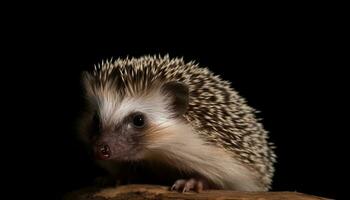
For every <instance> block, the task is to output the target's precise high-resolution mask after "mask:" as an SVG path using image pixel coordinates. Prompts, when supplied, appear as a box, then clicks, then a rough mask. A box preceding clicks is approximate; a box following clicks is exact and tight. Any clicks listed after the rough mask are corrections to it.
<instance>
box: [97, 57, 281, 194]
mask: <svg viewBox="0 0 350 200" xmlns="http://www.w3.org/2000/svg"><path fill="white" fill-rule="evenodd" d="M92 75H93V76H94V78H95V82H96V83H95V84H96V85H101V86H103V87H105V86H106V85H108V86H109V87H111V86H112V87H116V88H117V89H114V90H113V91H118V92H120V93H121V94H124V93H126V94H130V95H135V94H138V93H145V92H146V91H145V90H147V89H148V88H153V87H152V85H153V84H163V83H166V82H168V81H173V80H176V81H181V82H183V83H185V84H186V85H188V87H189V92H190V102H189V107H188V111H187V112H186V113H185V114H184V118H185V120H187V122H188V123H189V124H191V126H193V127H194V129H195V130H196V132H197V133H198V135H200V136H201V137H202V138H203V139H204V140H205V141H206V142H207V143H209V144H212V145H215V146H218V147H223V148H224V149H225V150H226V151H229V152H232V155H235V157H236V158H237V159H238V160H239V161H240V162H242V163H245V164H247V165H249V166H250V167H251V168H254V169H255V170H256V171H257V172H258V174H260V176H261V180H262V182H263V184H264V185H265V187H266V188H268V187H269V185H270V184H271V178H272V174H273V171H274V168H273V163H274V162H275V160H276V159H275V158H276V156H275V154H274V152H273V149H274V146H273V144H272V143H268V142H267V139H268V133H267V131H265V130H264V128H263V127H262V125H261V124H260V122H259V121H261V119H258V118H256V117H255V115H254V114H255V113H258V111H256V110H255V109H253V108H251V107H249V106H248V105H247V104H246V100H245V99H244V98H242V97H241V96H239V94H238V92H237V91H235V90H233V89H232V87H231V84H230V82H228V81H224V80H222V79H221V77H220V76H219V75H215V74H213V73H212V72H211V71H209V70H208V69H206V68H200V67H199V66H198V63H197V62H195V61H190V62H187V63H185V61H184V59H183V57H176V58H173V59H171V58H170V56H169V54H166V55H164V56H163V57H162V56H161V55H160V54H159V55H153V56H151V55H147V56H143V57H140V58H134V57H131V58H129V56H128V55H127V56H126V58H124V59H121V58H118V59H113V58H111V59H106V60H103V61H102V62H101V63H98V64H97V66H96V65H95V66H94V72H93V74H92ZM95 87H96V86H95Z"/></svg>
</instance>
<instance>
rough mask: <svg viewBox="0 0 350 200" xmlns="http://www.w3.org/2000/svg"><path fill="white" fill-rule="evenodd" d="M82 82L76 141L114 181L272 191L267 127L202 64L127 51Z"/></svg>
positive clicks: (180, 187)
mask: <svg viewBox="0 0 350 200" xmlns="http://www.w3.org/2000/svg"><path fill="white" fill-rule="evenodd" d="M82 83H83V88H84V92H85V95H84V96H85V99H86V109H85V111H84V114H83V115H82V116H81V118H80V131H79V133H80V136H81V139H82V140H83V141H84V143H85V144H87V146H88V147H89V148H90V149H91V152H93V155H94V156H95V158H96V162H97V163H98V164H99V165H100V166H101V167H102V168H104V169H106V171H107V172H109V173H108V174H109V177H110V178H111V179H112V180H116V181H117V182H118V183H119V184H123V183H125V184H127V183H138V182H137V181H138V177H143V178H144V179H142V178H140V179H139V181H140V183H142V181H145V180H148V181H150V180H158V181H163V182H162V183H166V184H169V186H170V187H169V188H170V189H171V190H175V191H180V192H181V191H182V192H188V191H197V192H199V191H202V190H207V189H227V190H237V191H267V190H269V189H271V188H270V187H271V182H272V177H273V173H274V167H273V165H274V162H275V160H276V155H275V154H274V151H273V149H274V145H273V143H271V142H269V141H268V140H269V139H268V132H267V131H266V130H265V129H264V128H263V126H262V124H261V122H260V119H258V118H257V117H256V113H257V111H256V110H255V109H253V108H252V107H250V106H248V105H247V103H246V100H245V99H244V98H243V97H241V96H240V95H239V94H238V92H237V91H235V90H234V89H233V88H232V87H231V83H230V82H228V81H225V80H222V79H221V77H220V76H219V75H216V74H214V73H213V72H211V71H210V70H209V69H208V68H205V67H200V66H199V64H197V62H194V61H191V62H185V61H184V59H183V58H178V57H175V58H170V57H169V55H165V56H160V55H158V56H150V55H147V56H142V57H138V58H134V57H132V58H129V57H126V58H124V59H122V58H118V59H110V60H106V61H102V62H101V63H99V64H97V65H95V66H94V69H93V70H92V71H90V72H88V71H84V72H83V76H82ZM165 180H166V181H165ZM146 182H147V181H146Z"/></svg>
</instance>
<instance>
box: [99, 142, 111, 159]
mask: <svg viewBox="0 0 350 200" xmlns="http://www.w3.org/2000/svg"><path fill="white" fill-rule="evenodd" d="M96 150H97V152H96V156H97V158H98V159H101V160H105V159H108V158H109V157H110V156H111V150H110V148H109V146H108V145H107V144H101V145H98V146H97V149H96Z"/></svg>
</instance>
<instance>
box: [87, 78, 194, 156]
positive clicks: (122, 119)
mask: <svg viewBox="0 0 350 200" xmlns="http://www.w3.org/2000/svg"><path fill="white" fill-rule="evenodd" d="M90 84H91V83H88V82H87V84H86V85H85V87H91V85H90ZM90 89H91V88H90ZM90 89H89V88H87V91H88V93H87V96H88V100H89V105H90V109H89V110H90V111H89V113H88V117H87V120H86V121H87V122H85V123H87V124H86V127H87V129H86V131H85V133H84V134H85V139H86V140H87V142H88V143H89V144H90V145H89V146H92V149H93V151H94V154H95V157H96V158H97V159H102V160H107V159H113V160H140V159H144V158H145V157H146V156H148V155H149V153H150V152H151V149H150V146H151V145H153V143H154V141H155V140H154V139H155V138H157V137H159V136H160V135H161V134H169V133H164V132H162V130H164V129H166V128H167V127H169V126H172V125H174V124H176V120H177V119H178V118H179V117H180V116H181V115H182V114H183V113H184V112H185V111H186V109H187V104H188V88H187V86H185V85H184V84H181V83H179V82H169V83H166V84H163V85H160V86H159V87H158V88H157V87H155V88H153V89H152V90H150V91H148V92H146V93H143V94H142V95H140V94H137V93H133V94H127V93H125V94H123V95H122V96H121V95H120V93H119V92H118V91H117V90H115V89H113V87H109V88H96V87H95V88H94V90H90Z"/></svg>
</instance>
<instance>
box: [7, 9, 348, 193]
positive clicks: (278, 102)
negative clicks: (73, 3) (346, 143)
mask: <svg viewBox="0 0 350 200" xmlns="http://www.w3.org/2000/svg"><path fill="white" fill-rule="evenodd" d="M111 18H112V19H114V18H113V17H111ZM116 18H117V17H116ZM37 19H38V18H34V19H33V20H27V21H24V22H23V23H21V26H19V28H18V27H17V28H18V31H15V32H16V34H14V35H13V36H14V37H13V39H8V42H10V45H9V46H10V47H11V48H9V49H8V51H9V52H15V54H16V56H14V58H13V60H12V62H11V64H10V66H11V67H10V68H11V69H12V70H13V72H11V73H12V74H13V75H15V78H17V79H18V80H22V81H20V82H17V81H14V80H13V81H12V83H16V84H12V85H11V86H13V87H14V88H13V89H10V90H9V91H7V94H8V95H7V96H6V97H9V98H7V99H9V100H10V101H11V102H12V103H15V104H16V105H18V107H16V108H17V109H18V112H20V113H24V114H23V116H21V119H23V122H22V123H21V125H18V123H16V122H15V123H14V125H12V124H11V127H12V129H15V130H17V131H16V132H20V133H23V134H24V135H26V136H27V137H23V140H21V141H22V142H23V143H25V144H26V146H30V147H29V149H25V151H21V154H20V155H21V157H20V159H16V157H15V159H16V160H20V162H21V165H19V167H20V168H22V167H23V166H24V165H25V169H26V170H25V172H24V174H25V175H29V176H30V177H31V179H29V180H31V181H28V179H26V180H27V181H26V183H27V184H28V183H29V185H30V186H33V187H35V188H41V187H45V188H47V190H46V191H47V192H49V193H50V195H54V196H57V197H59V196H60V195H62V194H64V193H66V192H69V191H71V190H74V189H78V188H81V187H83V186H87V185H90V184H91V183H92V181H93V178H94V177H95V176H97V175H100V174H102V171H101V170H100V169H99V168H98V167H97V166H95V165H94V164H93V161H92V160H91V159H90V158H89V157H88V156H87V154H86V152H85V150H84V149H83V148H82V147H81V146H80V145H79V143H78V142H77V140H76V138H75V133H76V130H75V127H76V125H75V123H76V119H77V117H78V115H79V112H80V110H81V109H82V91H81V86H80V74H81V72H82V71H83V70H89V69H91V68H92V67H93V64H95V63H97V62H100V61H101V59H109V58H111V57H114V58H118V57H125V56H127V55H129V56H141V55H144V54H151V55H153V54H160V55H165V54H169V55H170V56H171V57H173V56H178V57H184V59H185V60H186V61H191V60H196V61H197V62H198V63H199V64H200V65H201V66H203V67H208V68H209V69H211V70H212V71H213V72H214V73H216V74H220V75H221V77H222V78H223V79H226V80H229V81H231V82H232V86H233V87H234V88H235V89H236V90H237V91H238V92H239V93H240V94H241V95H242V96H243V97H244V98H246V99H247V101H248V104H249V105H251V106H252V107H254V108H256V109H257V110H260V111H261V113H260V114H259V115H258V117H259V118H262V119H263V120H262V122H263V124H264V126H265V128H266V129H267V130H268V131H269V132H270V141H272V142H274V143H275V145H276V146H277V149H276V153H277V156H278V159H277V161H278V162H277V163H276V165H275V166H276V173H275V176H274V181H273V190H274V191H298V192H304V193H309V194H314V195H321V196H325V197H333V198H335V197H336V194H337V192H336V186H335V182H336V181H337V178H339V177H337V176H336V175H335V172H336V171H337V170H338V162H339V161H338V160H337V159H336V157H337V156H336V155H337V150H336V147H337V146H338V141H339V139H338V137H337V134H338V133H339V132H343V130H339V126H337V122H338V115H337V114H335V113H334V111H335V110H339V104H338V103H339V100H340V99H339V97H338V96H337V94H338V92H339V91H341V88H340V86H341V84H340V83H341V81H343V79H342V78H341V76H340V73H339V72H340V71H339V70H340V69H338V64H337V63H336V60H337V59H336V58H335V55H334V54H333V53H334V50H335V49H334V47H333V46H332V45H333V43H334V40H332V39H331V38H332V37H333V36H330V35H328V32H326V31H327V30H330V29H331V28H332V26H333V25H332V24H331V23H328V22H326V20H325V18H320V19H319V20H315V18H313V17H311V18H306V19H305V18H303V19H295V18H294V17H288V16H284V17H283V18H282V17H274V16H273V17H271V18H270V17H269V18H260V17H254V18H252V19H245V17H242V16H241V17H240V18H239V19H235V20H230V19H229V18H226V17H225V16H224V17H223V19H225V20H218V21H212V20H208V19H209V18H204V19H203V20H199V19H200V17H196V16H195V17H194V19H193V20H190V21H187V19H183V22H185V21H187V22H188V25H187V26H185V25H184V24H181V23H175V22H174V21H165V22H161V20H154V19H149V20H142V19H139V20H137V21H133V22H125V21H123V19H124V18H122V19H118V20H117V19H116V20H115V22H113V23H111V24H100V23H99V22H98V23H96V22H92V21H89V20H73V21H70V20H65V21H64V22H62V23H61V22H60V21H55V20H53V21H51V22H50V23H46V22H44V21H40V23H37ZM89 19H90V18H89ZM155 19H158V18H157V17H155ZM243 19H244V20H243ZM91 20H92V19H91ZM33 21H34V23H32V22H33ZM66 22H70V23H69V24H68V23H66ZM325 23H327V28H326V27H325V26H324V24H325ZM160 24H162V25H163V26H160ZM16 30H17V29H16ZM5 39H6V38H5ZM16 60H20V61H22V62H16ZM7 74H9V73H7ZM7 88H8V87H7ZM342 91H344V90H342ZM14 97H18V98H14ZM10 117H11V118H16V117H18V115H17V113H14V112H12V115H10ZM15 121H16V120H15ZM28 130H30V131H28ZM15 137H19V134H15ZM21 138H22V137H21ZM11 148H13V146H11ZM11 148H10V149H11ZM10 151H11V150H10ZM10 157H12V156H10ZM16 166H18V165H16ZM19 171H22V170H19Z"/></svg>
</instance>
